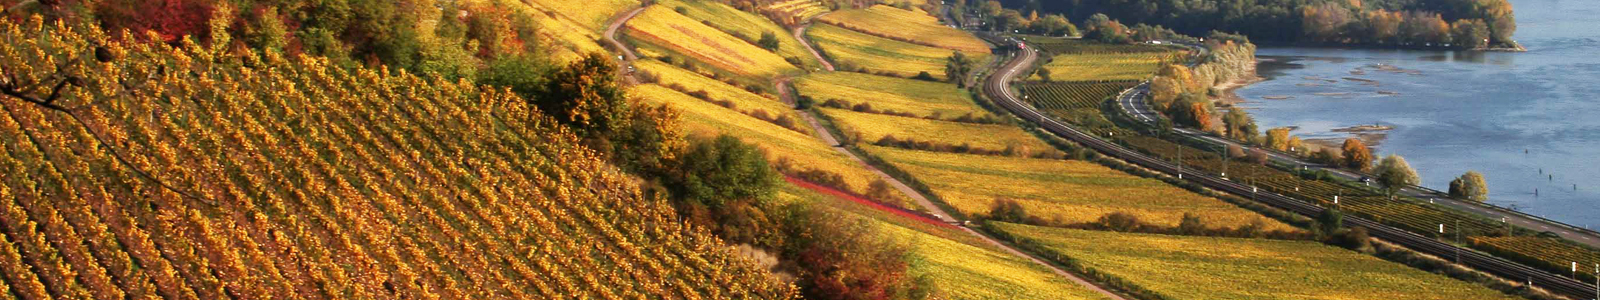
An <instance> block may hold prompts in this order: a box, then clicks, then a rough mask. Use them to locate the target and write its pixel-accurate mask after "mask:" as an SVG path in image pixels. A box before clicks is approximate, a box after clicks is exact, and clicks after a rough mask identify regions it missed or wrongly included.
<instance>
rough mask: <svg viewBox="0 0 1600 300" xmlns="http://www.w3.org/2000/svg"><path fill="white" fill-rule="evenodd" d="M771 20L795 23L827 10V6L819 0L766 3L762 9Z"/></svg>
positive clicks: (790, 0) (789, 0)
mask: <svg viewBox="0 0 1600 300" xmlns="http://www.w3.org/2000/svg"><path fill="white" fill-rule="evenodd" d="M763 10H764V11H766V12H767V14H769V15H771V16H772V19H773V20H783V21H784V22H787V23H788V24H785V25H795V24H799V23H800V22H802V21H805V20H807V19H811V17H815V16H817V15H820V14H822V13H826V12H828V7H826V6H823V5H822V2H821V1H819V0H788V1H783V2H776V3H772V4H770V5H767V6H766V7H765V8H764V9H763Z"/></svg>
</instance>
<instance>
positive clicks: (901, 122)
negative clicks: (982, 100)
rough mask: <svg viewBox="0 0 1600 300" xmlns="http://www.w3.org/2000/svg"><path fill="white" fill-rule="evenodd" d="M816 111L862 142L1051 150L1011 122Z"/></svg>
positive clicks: (829, 109)
mask: <svg viewBox="0 0 1600 300" xmlns="http://www.w3.org/2000/svg"><path fill="white" fill-rule="evenodd" d="M819 111H821V112H822V113H823V114H825V115H827V116H828V118H831V119H833V121H834V125H835V126H837V127H838V128H839V131H840V132H842V133H844V134H845V135H846V136H849V137H850V138H852V139H855V140H857V141H861V142H863V143H872V142H876V141H878V139H881V138H884V137H891V136H892V137H894V138H896V139H912V140H916V141H924V142H937V143H944V144H950V145H967V146H971V147H974V148H981V149H986V150H994V151H1001V150H1005V149H1007V148H1013V149H1016V150H1022V149H1031V150H1033V151H1043V150H1046V149H1053V148H1052V147H1051V146H1050V145H1049V144H1045V143H1044V141H1041V140H1039V139H1038V138H1036V137H1034V136H1033V135H1030V134H1028V132H1026V131H1023V130H1022V129H1021V128H1017V126H1016V125H1010V124H972V123H961V122H952V121H938V120H928V119H922V118H908V117H901V116H892V115H885V114H874V113H863V112H855V111H850V110H843V109H831V108H823V109H820V110H819Z"/></svg>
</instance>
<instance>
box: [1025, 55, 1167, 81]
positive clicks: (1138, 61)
mask: <svg viewBox="0 0 1600 300" xmlns="http://www.w3.org/2000/svg"><path fill="white" fill-rule="evenodd" d="M1174 55H1181V52H1177V51H1172V52H1140V53H1112V52H1099V53H1080V54H1063V55H1056V56H1055V58H1054V59H1053V60H1051V61H1050V63H1048V64H1045V65H1044V67H1045V68H1046V69H1050V78H1051V79H1052V80H1054V81H1112V80H1145V79H1148V78H1150V77H1151V76H1155V74H1156V71H1158V70H1159V69H1161V65H1162V63H1163V62H1165V61H1167V60H1168V59H1170V58H1172V57H1174ZM1032 79H1035V80H1037V79H1040V78H1039V77H1038V76H1034V77H1033V78H1032Z"/></svg>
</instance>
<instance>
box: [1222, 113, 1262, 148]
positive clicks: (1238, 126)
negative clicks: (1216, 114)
mask: <svg viewBox="0 0 1600 300" xmlns="http://www.w3.org/2000/svg"><path fill="white" fill-rule="evenodd" d="M1222 125H1223V126H1224V127H1225V128H1226V129H1227V133H1228V138H1230V139H1234V140H1237V141H1241V142H1245V143H1255V142H1256V136H1258V135H1260V133H1259V132H1258V131H1257V130H1258V129H1257V128H1256V120H1255V118H1251V117H1250V114H1248V113H1245V112H1244V110H1243V109H1239V108H1234V109H1231V110H1228V114H1225V115H1222Z"/></svg>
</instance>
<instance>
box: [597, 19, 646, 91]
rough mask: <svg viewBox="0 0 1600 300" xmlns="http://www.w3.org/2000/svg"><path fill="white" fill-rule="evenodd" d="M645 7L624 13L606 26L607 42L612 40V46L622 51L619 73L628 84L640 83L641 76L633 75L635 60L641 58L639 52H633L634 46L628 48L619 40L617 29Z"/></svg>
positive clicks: (618, 63)
mask: <svg viewBox="0 0 1600 300" xmlns="http://www.w3.org/2000/svg"><path fill="white" fill-rule="evenodd" d="M644 9H645V7H639V8H634V9H633V10H630V11H628V12H625V13H622V14H621V15H619V17H617V18H616V19H615V20H613V21H611V25H608V26H606V32H605V34H606V36H605V39H606V42H610V43H611V46H612V47H613V48H616V49H617V52H622V61H620V62H617V65H619V66H621V68H617V74H619V75H621V76H622V80H623V81H626V82H627V83H628V84H639V78H638V77H634V76H633V61H635V60H638V59H639V54H637V53H633V48H628V45H627V44H623V43H622V41H619V40H617V31H618V30H621V29H622V25H624V24H627V23H628V20H632V19H633V17H635V16H638V15H639V13H641V12H644Z"/></svg>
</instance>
